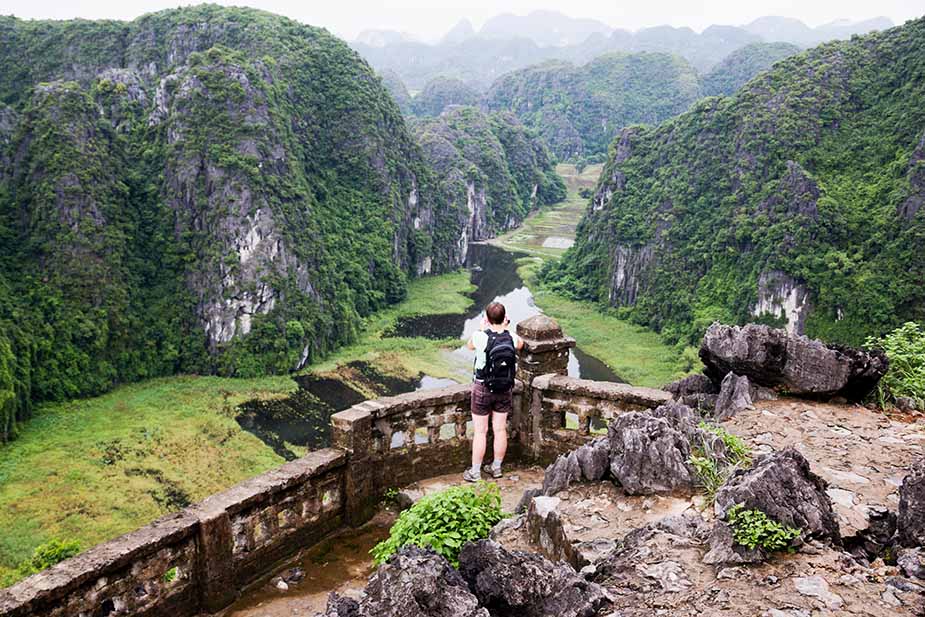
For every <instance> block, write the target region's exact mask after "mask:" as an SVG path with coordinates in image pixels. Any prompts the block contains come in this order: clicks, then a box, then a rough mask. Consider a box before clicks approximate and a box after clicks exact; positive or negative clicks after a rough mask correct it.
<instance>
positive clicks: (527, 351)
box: [517, 315, 575, 457]
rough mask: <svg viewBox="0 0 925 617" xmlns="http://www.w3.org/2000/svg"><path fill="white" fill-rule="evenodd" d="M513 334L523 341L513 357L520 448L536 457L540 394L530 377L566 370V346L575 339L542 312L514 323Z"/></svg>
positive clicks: (566, 372) (563, 372)
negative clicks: (518, 387)
mask: <svg viewBox="0 0 925 617" xmlns="http://www.w3.org/2000/svg"><path fill="white" fill-rule="evenodd" d="M517 335H518V336H519V337H520V338H522V339H523V341H524V348H523V350H522V351H521V352H520V357H519V358H518V359H517V378H518V379H520V380H521V381H522V382H523V384H524V392H523V396H522V397H521V400H522V405H523V408H522V409H521V410H520V411H521V413H520V417H521V422H520V426H519V427H518V433H519V436H520V441H521V443H522V444H523V449H524V452H525V453H526V454H527V455H532V456H533V457H537V456H539V452H540V444H539V439H540V437H541V429H540V427H541V423H540V420H541V414H542V400H543V394H542V391H541V390H539V389H537V388H534V387H533V381H534V380H535V379H536V378H537V377H539V376H541V375H548V374H551V373H552V374H558V375H566V374H568V358H569V350H570V349H571V348H572V347H574V346H575V339H573V338H572V337H570V336H565V334H564V333H563V332H562V328H561V327H559V324H558V323H557V322H556V320H555V319H553V318H551V317H547V316H546V315H534V316H533V317H530V318H529V319H525V320H523V321H522V322H520V323H518V324H517Z"/></svg>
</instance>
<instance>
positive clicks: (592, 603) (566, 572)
mask: <svg viewBox="0 0 925 617" xmlns="http://www.w3.org/2000/svg"><path fill="white" fill-rule="evenodd" d="M459 571H460V573H461V574H462V576H463V578H464V579H465V580H466V581H467V582H468V583H469V587H470V589H471V590H472V592H473V593H474V594H475V596H476V597H477V598H478V601H479V603H480V605H481V606H483V607H485V608H487V609H488V610H489V611H490V614H491V615H492V616H493V617H591V616H593V615H596V614H598V612H599V611H601V610H602V609H605V608H606V607H607V606H609V605H610V603H611V600H610V598H609V596H608V595H607V592H606V591H604V589H603V588H602V587H600V586H599V585H596V584H594V583H590V582H588V581H587V580H585V579H584V578H583V577H582V576H580V575H579V574H578V573H577V572H575V569H574V568H572V567H571V566H570V565H568V564H567V563H563V562H559V563H553V562H551V561H549V560H548V559H546V558H544V557H542V556H540V555H537V554H535V553H526V552H522V551H508V550H507V549H505V548H504V547H502V546H501V545H500V544H497V543H496V542H493V541H491V540H479V541H477V542H470V543H469V544H467V545H466V546H464V547H463V550H462V552H461V553H460V555H459Z"/></svg>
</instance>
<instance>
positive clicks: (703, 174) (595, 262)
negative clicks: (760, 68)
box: [546, 19, 925, 344]
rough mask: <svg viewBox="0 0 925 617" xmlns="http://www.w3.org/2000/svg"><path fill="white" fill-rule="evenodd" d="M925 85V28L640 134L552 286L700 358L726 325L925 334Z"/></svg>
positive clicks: (798, 59) (857, 46)
mask: <svg viewBox="0 0 925 617" xmlns="http://www.w3.org/2000/svg"><path fill="white" fill-rule="evenodd" d="M923 83H925V20H923V19H919V20H915V21H910V22H908V23H907V24H906V25H905V26H901V27H898V28H894V29H891V30H888V31H885V32H882V33H877V34H872V35H869V36H866V37H861V38H855V39H853V40H851V41H845V42H839V43H829V44H825V45H822V46H820V47H817V48H815V49H812V50H809V51H807V52H804V53H801V54H797V55H794V56H790V57H788V58H786V59H784V60H781V61H779V62H777V63H776V64H774V66H773V67H772V68H771V70H769V71H767V72H764V73H762V74H760V75H759V76H757V77H755V78H754V79H752V80H751V81H749V82H748V83H747V84H746V85H745V86H744V87H743V88H742V89H740V90H739V91H738V92H736V93H735V94H734V95H733V96H731V97H722V98H716V97H712V98H707V99H704V100H702V101H701V102H699V103H697V104H695V105H694V107H693V108H692V109H691V110H690V111H688V112H686V113H684V114H682V115H680V116H678V117H677V118H674V119H671V120H668V121H666V122H664V123H662V124H661V125H659V126H657V127H652V128H646V127H631V128H629V129H626V130H625V131H623V132H622V133H621V135H620V136H619V137H618V138H617V140H616V141H615V143H614V145H613V146H612V148H611V151H610V158H609V161H608V163H607V164H606V166H605V167H604V170H603V172H602V174H601V177H600V181H599V184H598V186H597V188H596V190H595V192H594V195H593V197H592V198H591V201H590V203H589V205H588V211H587V215H586V217H585V218H584V220H583V221H582V223H581V224H580V225H579V228H578V237H577V240H576V245H575V247H574V248H573V249H572V250H571V251H570V252H569V253H568V254H567V255H566V256H565V258H564V260H563V262H562V263H561V265H558V266H555V267H552V268H550V269H549V271H548V272H547V274H546V278H547V280H548V281H549V282H550V283H551V284H553V285H555V286H557V287H558V288H559V289H561V290H562V291H563V292H566V293H570V294H573V295H577V296H580V297H582V298H586V299H591V300H597V301H606V302H608V303H609V304H611V305H613V306H616V307H620V310H621V312H622V313H623V314H624V315H625V316H627V317H630V318H631V319H633V320H635V321H637V322H640V323H644V324H647V325H649V326H651V327H654V328H656V329H658V330H661V331H662V332H663V333H664V334H665V335H666V338H668V339H670V340H673V341H678V340H684V341H687V342H690V343H693V342H695V341H696V340H698V339H699V337H700V336H701V335H702V333H703V330H704V329H705V328H706V327H707V326H708V325H709V324H710V323H712V321H714V320H720V321H724V322H726V323H745V322H747V321H753V320H755V319H758V320H759V321H762V322H766V323H768V324H769V325H776V326H784V327H786V328H787V329H788V330H789V331H791V332H796V333H802V332H806V333H807V334H809V335H811V336H813V337H818V338H823V339H826V340H829V341H832V342H839V343H846V344H859V343H862V342H863V341H864V339H865V337H866V336H868V335H877V334H881V333H883V332H885V331H888V330H890V329H892V328H894V327H896V326H897V325H898V324H900V323H902V322H903V321H906V320H910V319H913V320H915V319H922V318H923V317H925V313H923V309H922V307H923V306H925V295H923V290H925V261H923V260H922V259H921V255H922V254H923V252H925V244H923V238H925V218H923V216H922V208H921V204H922V203H923V199H922V195H923V194H925V193H923V189H922V187H923V186H925V181H923V178H925V175H923V172H922V170H923V169H925V168H923V166H922V164H923V163H922V161H923V160H925V159H923V152H925V150H923V143H925V142H923V141H922V139H923V138H922V127H923V126H925V90H923V89H922V84H923Z"/></svg>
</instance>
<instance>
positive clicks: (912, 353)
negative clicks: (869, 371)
mask: <svg viewBox="0 0 925 617" xmlns="http://www.w3.org/2000/svg"><path fill="white" fill-rule="evenodd" d="M866 345H867V346H868V347H877V348H879V349H882V350H883V351H884V352H886V355H887V358H889V360H890V368H889V370H887V372H886V375H884V376H883V379H881V380H880V383H879V384H877V391H876V393H875V395H874V396H875V397H876V399H877V403H878V404H879V405H880V406H881V407H887V406H889V405H893V404H894V403H895V402H896V399H897V398H899V397H908V398H911V399H913V400H914V401H915V405H916V407H918V408H919V409H922V408H925V328H923V327H922V326H920V325H919V324H917V323H915V322H914V321H909V322H906V323H904V324H903V325H902V326H900V327H899V328H897V329H895V330H893V331H892V332H890V333H889V334H887V335H886V336H882V337H880V338H874V337H869V338H868V339H867V342H866Z"/></svg>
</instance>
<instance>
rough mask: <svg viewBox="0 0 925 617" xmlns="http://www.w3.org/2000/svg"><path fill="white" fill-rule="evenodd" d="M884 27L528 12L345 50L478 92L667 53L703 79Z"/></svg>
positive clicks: (420, 83) (408, 75) (880, 20)
mask: <svg viewBox="0 0 925 617" xmlns="http://www.w3.org/2000/svg"><path fill="white" fill-rule="evenodd" d="M891 25H893V24H892V21H891V20H890V19H888V18H886V17H876V18H873V19H868V20H863V21H859V22H849V21H845V20H839V21H833V22H831V23H828V24H824V25H821V26H818V27H815V28H811V27H809V26H807V25H806V24H804V23H803V22H801V21H800V20H798V19H793V18H787V17H770V16H769V17H761V18H759V19H756V20H754V21H752V22H751V23H749V24H746V25H744V26H728V25H713V26H710V27H708V28H706V29H704V30H703V32H700V33H697V32H695V31H694V30H692V29H691V28H686V27H682V28H675V27H672V26H655V27H652V28H643V29H641V30H638V31H636V32H630V31H628V30H624V29H619V28H612V27H610V26H609V25H607V24H605V23H603V22H600V21H596V20H593V19H577V18H571V17H568V16H566V15H563V14H561V13H556V12H552V11H534V12H532V13H530V14H529V15H526V16H516V15H511V14H503V15H498V16H497V17H494V18H492V19H489V20H488V21H487V22H486V23H485V24H484V25H483V26H482V27H481V28H480V29H479V30H478V31H476V30H475V29H474V28H473V27H472V24H471V23H470V22H469V21H468V20H462V21H461V22H460V23H459V24H457V25H456V26H455V27H454V28H452V29H451V30H450V32H449V33H448V34H447V35H446V36H444V37H443V38H442V39H441V40H440V41H439V42H437V43H434V44H429V43H425V42H421V41H418V40H415V39H414V38H413V37H411V36H410V35H407V34H402V33H399V32H394V31H383V30H377V31H366V32H364V33H362V34H361V35H360V36H359V37H358V38H357V40H356V41H354V42H353V43H351V45H352V46H353V47H354V49H356V50H357V51H358V52H360V54H361V55H362V56H363V57H364V58H366V59H367V61H369V62H370V64H372V66H373V68H375V69H376V70H377V71H380V72H381V71H383V70H392V71H394V72H395V73H396V74H398V75H399V76H400V77H401V78H402V80H404V82H405V83H406V84H407V86H408V88H410V89H411V90H412V91H415V90H420V89H422V88H423V87H424V85H425V84H426V83H427V82H428V81H429V80H430V79H432V78H434V77H437V76H443V77H455V78H458V79H461V80H463V81H465V82H467V83H468V84H469V85H470V86H473V87H475V88H477V89H480V90H485V89H487V88H488V87H489V86H490V84H491V82H492V81H494V79H495V78H497V77H498V76H500V75H502V74H504V73H506V72H509V71H512V70H516V69H519V68H523V67H526V66H529V65H532V64H537V63H539V62H542V61H544V60H550V59H558V60H569V61H572V62H576V63H579V64H583V63H585V62H587V61H589V60H591V59H593V58H595V57H597V56H599V55H601V54H603V53H606V52H610V51H624V52H639V51H654V52H668V53H675V54H679V55H681V56H682V57H684V58H685V59H686V60H688V61H689V62H690V63H691V64H692V65H693V66H694V67H695V68H696V69H697V70H698V71H700V72H702V73H705V72H707V71H709V70H710V69H711V68H712V67H713V66H714V65H715V64H716V63H718V62H719V61H720V60H722V59H723V58H724V57H726V56H727V55H728V54H729V53H731V52H732V51H734V50H736V49H739V48H741V47H744V46H745V45H748V44H751V43H761V42H785V43H791V44H794V45H797V46H800V47H803V48H805V47H810V46H813V45H816V44H818V43H821V42H824V41H828V40H834V39H844V38H850V37H851V36H852V35H854V34H863V33H866V32H870V31H873V30H882V29H885V28H888V27H890V26H891Z"/></svg>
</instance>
